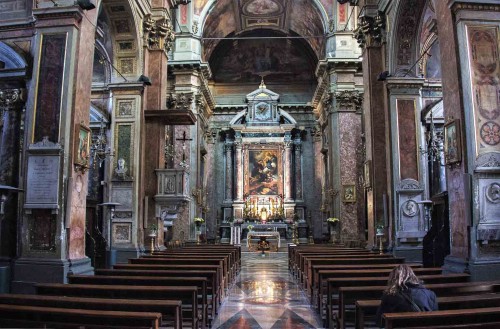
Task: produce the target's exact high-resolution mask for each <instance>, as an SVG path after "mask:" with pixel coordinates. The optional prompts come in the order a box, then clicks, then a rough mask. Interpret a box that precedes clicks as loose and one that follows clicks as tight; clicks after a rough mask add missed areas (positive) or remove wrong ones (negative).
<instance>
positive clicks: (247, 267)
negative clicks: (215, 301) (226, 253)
mask: <svg viewBox="0 0 500 329" xmlns="http://www.w3.org/2000/svg"><path fill="white" fill-rule="evenodd" d="M320 323H321V322H320V321H319V319H318V316H317V315H316V313H315V312H314V310H313V309H312V307H311V305H310V304H309V301H308V299H307V298H306V295H305V294H304V292H303V291H302V290H301V289H300V288H299V286H298V285H297V283H296V282H295V280H294V278H293V276H292V275H290V273H289V272H288V255H287V253H286V252H271V253H266V254H265V256H264V257H263V256H262V255H261V254H260V253H257V252H242V262H241V272H240V274H239V275H238V278H237V280H236V283H235V284H234V285H233V286H232V287H231V289H230V290H229V294H228V297H226V299H225V301H224V303H223V304H222V306H221V308H220V311H219V315H218V316H217V318H216V319H215V320H214V321H213V323H212V328H214V329H215V328H219V329H282V328H283V329H299V328H300V329H303V328H304V329H305V328H321V326H320V325H319V324H320Z"/></svg>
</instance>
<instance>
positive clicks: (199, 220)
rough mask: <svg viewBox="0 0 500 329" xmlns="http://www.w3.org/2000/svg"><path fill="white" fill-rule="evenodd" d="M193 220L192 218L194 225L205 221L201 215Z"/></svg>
mask: <svg viewBox="0 0 500 329" xmlns="http://www.w3.org/2000/svg"><path fill="white" fill-rule="evenodd" d="M193 220H194V223H195V225H197V226H199V225H201V224H203V223H205V220H204V219H203V218H201V217H195V218H194V219H193Z"/></svg>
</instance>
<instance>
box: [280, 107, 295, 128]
mask: <svg viewBox="0 0 500 329" xmlns="http://www.w3.org/2000/svg"><path fill="white" fill-rule="evenodd" d="M278 111H279V112H278V113H279V114H280V115H281V116H282V117H283V118H284V119H285V120H286V121H288V122H287V123H288V124H292V125H297V120H295V118H294V117H292V115H291V114H290V113H288V112H287V111H285V110H283V109H279V110H278Z"/></svg>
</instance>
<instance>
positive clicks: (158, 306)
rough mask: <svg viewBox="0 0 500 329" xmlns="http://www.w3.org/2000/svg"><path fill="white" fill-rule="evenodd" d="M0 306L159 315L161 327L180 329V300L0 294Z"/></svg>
mask: <svg viewBox="0 0 500 329" xmlns="http://www.w3.org/2000/svg"><path fill="white" fill-rule="evenodd" d="M0 304H5V305H24V306H39V307H55V308H71V309H83V310H103V311H130V312H149V313H161V315H162V326H163V325H164V323H166V324H168V325H171V326H173V327H174V329H182V314H181V305H182V304H181V301H180V300H132V299H111V298H82V297H67V296H43V295H21V294H0Z"/></svg>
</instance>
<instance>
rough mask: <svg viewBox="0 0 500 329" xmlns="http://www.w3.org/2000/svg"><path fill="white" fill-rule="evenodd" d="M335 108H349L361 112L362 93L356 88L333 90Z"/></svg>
mask: <svg viewBox="0 0 500 329" xmlns="http://www.w3.org/2000/svg"><path fill="white" fill-rule="evenodd" d="M335 99H336V110H337V111H340V110H350V111H356V112H357V113H361V110H362V107H363V94H362V93H360V92H359V91H357V90H342V91H337V92H335Z"/></svg>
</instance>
